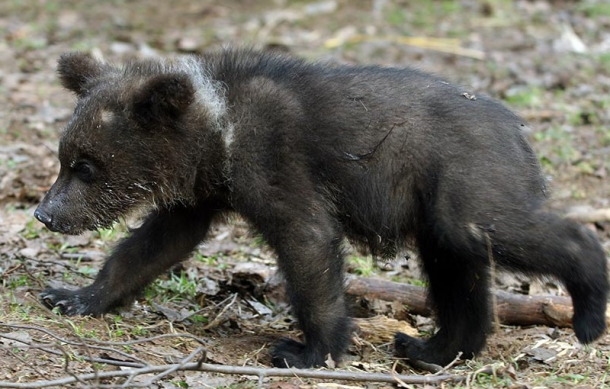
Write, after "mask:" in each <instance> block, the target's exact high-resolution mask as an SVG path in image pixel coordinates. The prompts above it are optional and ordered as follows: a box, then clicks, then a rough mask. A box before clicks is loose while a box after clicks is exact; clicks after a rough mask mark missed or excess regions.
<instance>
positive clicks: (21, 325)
mask: <svg viewBox="0 0 610 389" xmlns="http://www.w3.org/2000/svg"><path fill="white" fill-rule="evenodd" d="M0 327H8V328H16V329H23V330H36V331H40V332H43V333H45V334H47V335H49V336H51V337H53V338H55V339H57V340H59V341H60V342H65V343H68V344H71V345H75V346H76V345H79V343H76V342H73V341H71V340H69V339H65V338H62V337H60V336H58V335H56V334H54V333H53V332H51V331H49V330H47V329H45V328H41V327H34V326H28V325H23V324H8V323H0ZM164 338H187V339H191V340H194V341H196V342H198V343H199V344H201V345H203V346H205V342H204V341H203V340H202V339H201V338H198V337H196V336H195V335H191V334H161V335H155V336H151V337H149V338H141V339H133V340H126V341H124V342H110V341H106V340H98V339H88V340H89V341H91V342H93V343H96V344H103V345H106V346H131V345H133V344H140V343H146V342H151V341H153V340H159V339H164ZM111 350H112V349H111Z"/></svg>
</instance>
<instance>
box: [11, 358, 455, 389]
mask: <svg viewBox="0 0 610 389" xmlns="http://www.w3.org/2000/svg"><path fill="white" fill-rule="evenodd" d="M168 370H173V371H205V372H210V373H220V374H238V375H251V376H257V377H259V378H260V377H263V378H264V377H296V376H298V377H301V378H314V379H326V380H342V381H361V382H387V383H397V382H398V381H397V378H398V379H400V380H401V381H403V382H404V383H406V384H438V383H441V382H446V381H451V382H462V381H464V380H465V379H466V377H463V376H457V375H450V374H446V375H438V376H421V375H395V376H393V375H391V374H383V373H353V372H349V371H325V370H312V369H281V368H257V367H248V366H226V365H212V364H207V363H186V364H181V363H176V364H171V365H164V366H148V367H143V368H141V369H129V370H117V371H102V372H98V374H94V373H89V374H82V375H79V376H78V380H79V381H88V380H92V379H96V378H97V379H104V378H119V377H128V376H133V375H141V374H151V373H158V372H164V371H168ZM76 381H77V378H74V377H65V378H61V379H57V380H50V381H37V382H29V383H16V382H6V381H0V388H28V389H30V388H46V387H49V386H61V385H68V384H71V383H74V382H76Z"/></svg>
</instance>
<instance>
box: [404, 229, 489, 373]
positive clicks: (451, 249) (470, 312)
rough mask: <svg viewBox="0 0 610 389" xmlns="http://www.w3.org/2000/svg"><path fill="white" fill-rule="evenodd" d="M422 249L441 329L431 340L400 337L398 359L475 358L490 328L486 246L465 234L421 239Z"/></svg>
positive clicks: (442, 362) (437, 361)
mask: <svg viewBox="0 0 610 389" xmlns="http://www.w3.org/2000/svg"><path fill="white" fill-rule="evenodd" d="M469 240H470V241H469ZM419 251H420V256H421V259H422V262H423V267H424V271H425V272H426V274H427V277H428V281H429V290H428V298H429V300H430V302H431V303H432V305H433V307H434V309H435V312H436V319H437V326H438V327H439V330H438V332H437V333H436V334H434V335H433V336H432V337H431V338H429V339H427V340H423V339H417V338H413V337H411V336H408V335H406V334H403V333H397V334H396V338H395V351H396V355H397V356H398V357H403V358H407V359H410V360H420V361H424V362H428V363H434V364H438V365H441V366H444V365H447V364H448V363H450V362H451V361H453V360H454V359H455V358H456V357H457V356H458V355H461V358H462V359H464V358H473V357H474V356H475V355H476V354H477V353H478V352H479V351H481V349H482V348H483V347H484V346H485V341H486V339H487V335H488V333H489V332H490V330H491V316H490V304H489V303H490V301H489V268H488V256H487V252H486V249H485V244H484V242H477V241H473V240H472V239H471V238H470V237H468V235H467V234H464V238H463V239H462V238H460V237H455V236H454V237H450V236H449V234H448V233H447V234H446V235H445V236H443V237H442V238H440V239H433V238H431V237H422V238H421V239H419ZM460 353H461V354H460Z"/></svg>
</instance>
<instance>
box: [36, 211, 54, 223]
mask: <svg viewBox="0 0 610 389" xmlns="http://www.w3.org/2000/svg"><path fill="white" fill-rule="evenodd" d="M34 217H35V218H36V219H38V221H39V222H41V223H44V224H45V225H46V226H48V225H50V224H51V222H52V221H53V218H52V217H51V216H49V215H48V214H47V213H46V212H45V211H43V210H42V209H40V208H36V211H34Z"/></svg>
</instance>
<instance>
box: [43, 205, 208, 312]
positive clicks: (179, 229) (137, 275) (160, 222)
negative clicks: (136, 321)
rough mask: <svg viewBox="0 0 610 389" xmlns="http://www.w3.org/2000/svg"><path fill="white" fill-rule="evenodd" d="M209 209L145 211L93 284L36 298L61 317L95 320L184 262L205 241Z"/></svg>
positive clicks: (127, 300) (203, 207) (176, 206)
mask: <svg viewBox="0 0 610 389" xmlns="http://www.w3.org/2000/svg"><path fill="white" fill-rule="evenodd" d="M213 215H214V211H213V208H212V207H209V206H206V205H202V206H199V207H186V206H179V205H175V206H172V207H171V208H168V209H159V210H155V211H153V212H151V213H150V214H149V215H148V216H147V217H146V219H145V221H144V223H143V224H142V226H141V227H139V228H137V229H135V230H133V231H132V232H131V234H130V236H128V237H127V238H125V239H123V240H122V241H121V242H120V243H119V245H118V246H117V247H116V248H115V250H114V251H113V253H112V254H111V255H110V257H109V258H108V260H107V261H106V263H105V264H104V267H103V268H102V269H101V270H100V272H99V273H98V275H97V277H96V279H95V281H94V282H93V284H91V285H89V286H86V287H84V288H81V289H77V290H68V289H52V288H49V289H46V290H44V291H43V292H42V293H40V296H39V297H40V299H41V300H42V302H43V303H44V304H45V305H46V306H47V307H49V308H51V309H52V308H55V307H57V308H59V310H60V311H61V312H62V313H63V314H65V315H70V316H72V315H93V316H99V315H101V314H103V313H106V312H109V311H111V310H113V309H115V308H118V307H121V306H127V305H130V304H131V303H132V302H133V300H134V299H135V298H136V297H137V295H138V294H139V293H140V292H141V291H142V290H143V289H144V288H145V287H146V286H147V285H148V284H149V283H150V282H152V281H153V280H154V279H155V278H157V276H159V275H160V274H161V273H163V272H164V271H166V270H167V269H169V268H170V267H171V266H172V265H174V264H176V263H178V262H180V261H182V260H184V259H185V258H186V257H188V255H189V254H190V252H191V251H192V250H193V249H194V248H195V246H196V245H197V244H198V243H199V242H200V241H201V240H203V238H204V237H205V235H206V233H207V231H208V229H209V226H210V223H211V220H212V217H213Z"/></svg>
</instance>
